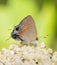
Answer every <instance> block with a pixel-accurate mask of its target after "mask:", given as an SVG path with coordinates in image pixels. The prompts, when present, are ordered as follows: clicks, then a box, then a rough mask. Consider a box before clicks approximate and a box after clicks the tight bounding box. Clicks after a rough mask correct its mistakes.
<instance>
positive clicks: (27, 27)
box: [18, 15, 37, 41]
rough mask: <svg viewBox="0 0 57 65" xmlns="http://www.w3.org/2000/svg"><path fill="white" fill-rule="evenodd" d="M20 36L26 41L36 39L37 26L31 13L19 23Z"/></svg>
mask: <svg viewBox="0 0 57 65" xmlns="http://www.w3.org/2000/svg"><path fill="white" fill-rule="evenodd" d="M18 34H19V37H20V38H21V39H22V40H24V41H34V40H36V35H37V32H36V27H35V23H34V20H33V18H32V17H31V16H30V15H29V16H27V17H25V18H24V19H23V20H22V21H21V22H20V24H19V31H18Z"/></svg>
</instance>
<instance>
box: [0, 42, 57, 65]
mask: <svg viewBox="0 0 57 65" xmlns="http://www.w3.org/2000/svg"><path fill="white" fill-rule="evenodd" d="M0 65H57V52H54V53H53V51H52V49H50V48H49V49H46V47H45V44H44V43H42V44H38V45H37V46H33V45H32V46H29V45H23V46H21V47H19V46H18V45H16V44H12V45H10V46H9V48H8V49H5V48H3V49H2V51H1V52H0Z"/></svg>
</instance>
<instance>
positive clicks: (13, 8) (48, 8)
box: [0, 0, 57, 51]
mask: <svg viewBox="0 0 57 65" xmlns="http://www.w3.org/2000/svg"><path fill="white" fill-rule="evenodd" d="M27 15H31V16H32V17H33V18H34V21H35V24H36V28H37V34H38V35H37V36H38V39H39V42H40V43H41V42H45V44H46V46H47V48H49V47H50V48H52V49H53V50H54V51H55V50H57V0H0V50H1V49H2V48H3V47H6V48H7V47H8V46H9V45H10V44H12V43H19V41H15V40H13V39H12V38H10V39H9V40H7V39H8V38H9V37H10V36H11V31H12V30H13V28H14V26H15V25H17V24H19V22H20V21H21V20H22V19H23V18H24V17H26V16H27Z"/></svg>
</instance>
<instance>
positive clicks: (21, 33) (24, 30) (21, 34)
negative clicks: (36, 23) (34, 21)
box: [19, 26, 29, 36]
mask: <svg viewBox="0 0 57 65" xmlns="http://www.w3.org/2000/svg"><path fill="white" fill-rule="evenodd" d="M27 30H29V27H28V26H27V27H25V28H24V29H23V30H22V31H21V32H20V33H19V35H20V36H23V33H24V32H26V31H27Z"/></svg>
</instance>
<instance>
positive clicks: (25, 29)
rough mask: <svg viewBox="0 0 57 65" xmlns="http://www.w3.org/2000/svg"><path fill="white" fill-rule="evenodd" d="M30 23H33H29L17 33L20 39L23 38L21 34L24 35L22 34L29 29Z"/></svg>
mask: <svg viewBox="0 0 57 65" xmlns="http://www.w3.org/2000/svg"><path fill="white" fill-rule="evenodd" d="M32 23H33V22H29V24H28V26H26V27H25V28H24V29H23V30H22V31H21V32H20V33H19V35H20V36H21V37H22V36H23V33H24V32H26V31H27V30H29V29H30V28H29V26H31V24H32Z"/></svg>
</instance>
